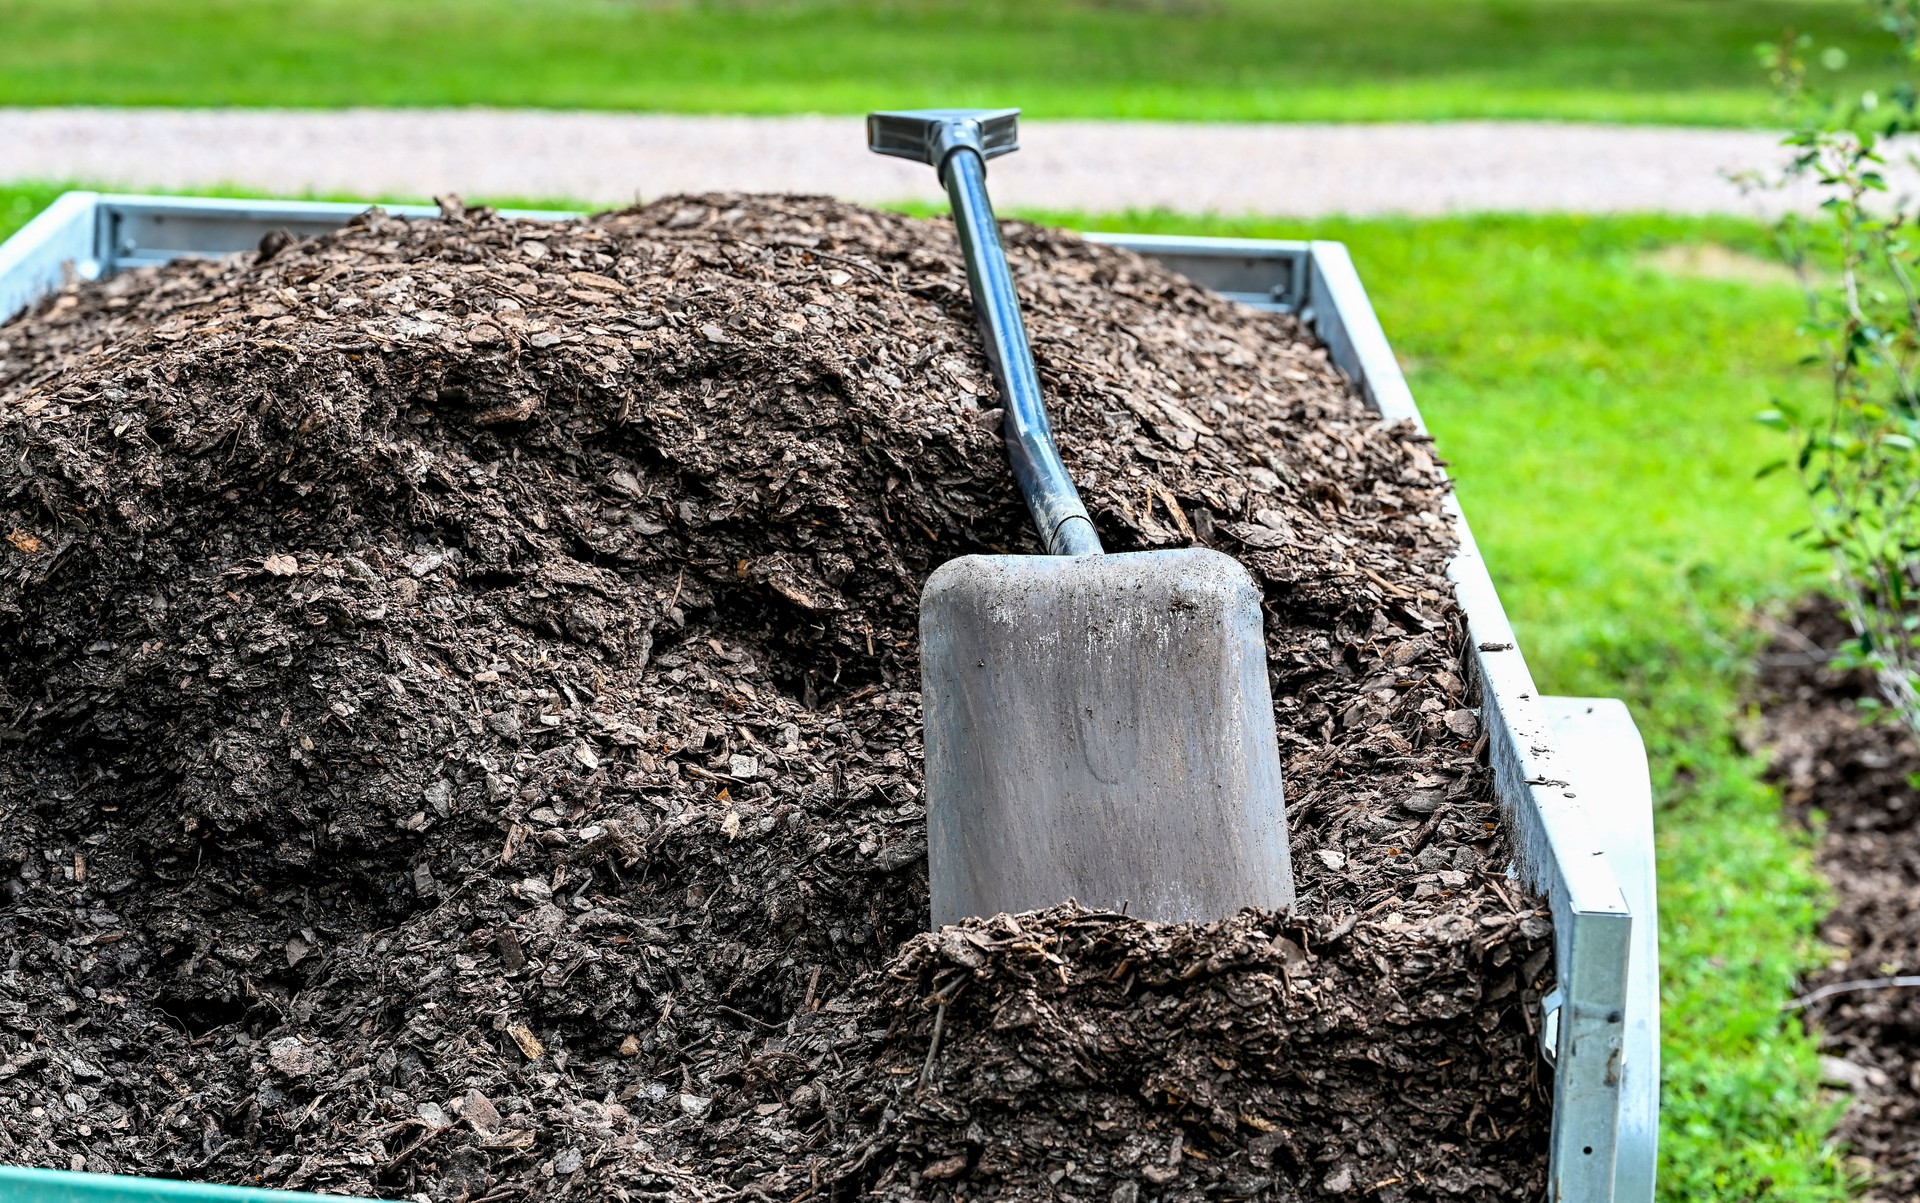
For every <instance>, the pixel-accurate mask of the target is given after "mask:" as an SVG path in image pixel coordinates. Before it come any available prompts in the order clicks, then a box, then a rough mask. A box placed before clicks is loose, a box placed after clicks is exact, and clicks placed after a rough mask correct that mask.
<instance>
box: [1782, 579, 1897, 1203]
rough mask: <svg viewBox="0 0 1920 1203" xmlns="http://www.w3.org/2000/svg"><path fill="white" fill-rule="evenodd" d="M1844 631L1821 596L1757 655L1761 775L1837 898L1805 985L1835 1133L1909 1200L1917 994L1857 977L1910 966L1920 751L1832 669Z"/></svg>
mask: <svg viewBox="0 0 1920 1203" xmlns="http://www.w3.org/2000/svg"><path fill="white" fill-rule="evenodd" d="M1851 635H1852V631H1851V630H1850V629H1849V628H1848V627H1847V625H1846V623H1845V621H1844V619H1843V618H1842V617H1841V616H1840V614H1839V612H1838V610H1837V608H1836V607H1835V606H1834V605H1833V604H1832V603H1831V602H1828V601H1826V600H1824V599H1822V600H1818V601H1813V602H1809V603H1807V604H1805V605H1804V606H1802V607H1801V608H1800V609H1799V610H1798V611H1796V612H1795V614H1794V615H1793V616H1792V618H1791V621H1790V622H1788V623H1786V624H1782V625H1781V627H1780V628H1779V630H1778V633H1777V636H1776V638H1775V639H1774V641H1773V643H1772V645H1771V646H1770V647H1769V648H1768V649H1767V652H1766V654H1765V656H1764V657H1763V659H1762V662H1761V663H1762V672H1761V678H1760V690H1761V692H1760V702H1761V712H1762V715H1763V720H1764V722H1763V737H1764V740H1765V744H1766V746H1767V747H1768V749H1769V752H1770V755H1771V769H1770V772H1771V775H1772V777H1773V778H1774V780H1775V781H1777V782H1778V783H1779V785H1780V788H1781V791H1782V792H1783V794H1784V795H1785V798H1786V802H1787V804H1788V806H1789V807H1791V808H1792V809H1793V810H1794V811H1795V812H1796V813H1798V814H1799V815H1800V816H1801V817H1802V818H1803V819H1806V820H1809V821H1811V820H1813V819H1814V817H1815V816H1816V814H1817V815H1818V816H1821V827H1820V844H1819V850H1818V854H1817V859H1818V863H1819V866H1820V870H1821V872H1822V873H1823V874H1824V875H1825V876H1826V878H1827V880H1828V881H1830V882H1831V883H1832V884H1833V891H1834V898H1835V906H1834V909H1833V911H1832V913H1830V914H1829V915H1827V917H1826V918H1825V919H1824V920H1823V921H1822V922H1821V925H1820V937H1821V939H1822V940H1824V941H1825V942H1827V943H1828V944H1830V945H1832V946H1833V947H1834V948H1835V949H1836V950H1837V955H1836V956H1835V958H1834V960H1833V961H1832V963H1830V964H1829V965H1827V966H1826V967H1825V968H1823V969H1821V970H1820V971H1819V972H1817V973H1815V974H1813V975H1811V976H1810V977H1809V978H1808V979H1807V980H1806V982H1805V983H1803V985H1802V990H1803V997H1805V998H1807V999H1809V1000H1810V1002H1809V1004H1808V1005H1807V1006H1806V1008H1805V1014H1806V1016H1807V1021H1808V1023H1809V1024H1810V1025H1811V1026H1812V1027H1813V1028H1814V1029H1815V1030H1816V1031H1817V1032H1818V1033H1819V1035H1820V1043H1821V1050H1822V1052H1823V1053H1824V1054H1826V1058H1825V1066H1824V1068H1825V1071H1826V1072H1825V1074H1824V1076H1825V1077H1826V1078H1827V1080H1828V1082H1829V1084H1830V1085H1832V1086H1834V1087H1836V1088H1838V1089H1843V1090H1848V1091H1851V1092H1852V1094H1853V1100H1852V1104H1851V1105H1850V1106H1849V1108H1848V1110H1847V1113H1846V1116H1845V1118H1844V1119H1842V1120H1841V1123H1840V1128H1839V1131H1838V1136H1839V1137H1840V1138H1841V1139H1842V1140H1845V1141H1846V1142H1847V1143H1848V1144H1850V1145H1851V1146H1853V1148H1854V1149H1855V1150H1856V1151H1857V1152H1858V1153H1860V1154H1861V1155H1862V1156H1864V1157H1865V1158H1866V1159H1867V1160H1868V1161H1869V1162H1871V1163H1872V1165H1873V1167H1874V1170H1875V1179H1876V1180H1875V1186H1874V1194H1875V1196H1876V1197H1880V1198H1887V1199H1911V1198H1914V1197H1916V1196H1920V990H1916V989H1912V988H1901V987H1888V986H1882V985H1873V986H1868V987H1867V988H1864V989H1862V988H1855V987H1856V986H1858V985H1859V984H1862V983H1877V982H1884V981H1886V979H1889V978H1897V977H1912V976H1915V975H1920V791H1916V789H1915V787H1914V783H1915V781H1917V780H1920V748H1917V747H1916V746H1915V745H1914V740H1913V736H1912V735H1911V734H1910V733H1909V732H1908V731H1907V729H1906V728H1905V727H1903V726H1902V725H1901V724H1900V722H1899V721H1898V720H1897V719H1896V718H1894V717H1893V715H1892V714H1891V712H1884V711H1883V712H1880V713H1878V714H1875V713H1872V712H1869V711H1868V710H1866V709H1863V707H1862V705H1861V703H1862V701H1863V700H1865V699H1877V698H1878V696H1879V695H1878V692H1877V690H1876V688H1875V686H1874V682H1873V680H1872V677H1871V676H1870V675H1869V674H1868V673H1867V672H1865V671H1864V670H1858V669H1853V670H1848V669H1841V668H1836V667H1834V666H1833V665H1832V664H1831V663H1830V661H1831V659H1832V657H1833V653H1834V650H1835V649H1837V648H1839V647H1840V646H1841V645H1842V644H1843V643H1845V642H1846V641H1847V640H1848V639H1849V637H1850V636H1851Z"/></svg>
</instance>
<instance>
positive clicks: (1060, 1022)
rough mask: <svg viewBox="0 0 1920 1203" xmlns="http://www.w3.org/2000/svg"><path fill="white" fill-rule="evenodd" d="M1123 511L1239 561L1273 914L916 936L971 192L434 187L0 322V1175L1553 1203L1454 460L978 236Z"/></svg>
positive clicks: (1141, 286)
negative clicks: (472, 201)
mask: <svg viewBox="0 0 1920 1203" xmlns="http://www.w3.org/2000/svg"><path fill="white" fill-rule="evenodd" d="M1007 237H1008V241H1009V251H1010V254H1011V257H1012V259H1013V263H1014V267H1015V271H1016V274H1017V276H1018V278H1019V281H1020V284H1021V288H1022V290H1023V302H1024V304H1025V306H1026V313H1027V319H1028V323H1029V325H1030V328H1031V330H1032V333H1033V337H1034V343H1035V354H1036V358H1037V360H1038V363H1039V367H1040V373H1041V377H1042V379H1043V382H1044V383H1045V385H1046V386H1047V388H1048V391H1049V396H1050V403H1051V406H1052V409H1053V417H1054V425H1055V429H1056V432H1057V434H1058V437H1059V441H1060V443H1061V445H1062V448H1063V452H1064V454H1065V457H1066V459H1067V461H1068V464H1069V466H1070V467H1071V468H1072V469H1073V470H1074V472H1075V473H1076V475H1077V478H1078V480H1079V482H1080V485H1081V488H1082V491H1083V493H1084V495H1085V497H1086V499H1087V502H1088V505H1089V508H1090V509H1091V511H1092V513H1093V515H1094V517H1095V521H1096V522H1097V524H1098V525H1099V528H1100V531H1101V534H1102V536H1103V538H1104V539H1105V540H1106V542H1107V545H1108V547H1109V548H1110V549H1113V550H1127V549H1135V548H1150V547H1170V546H1180V545H1187V544H1196V543H1197V544H1206V545H1211V546H1216V547H1219V548H1221V549H1223V550H1226V551H1228V552H1230V553H1231V554H1234V555H1236V556H1237V557H1239V558H1240V559H1241V560H1242V562H1243V563H1245V564H1247V565H1248V567H1249V568H1250V569H1251V570H1252V571H1253V572H1254V574H1255V576H1256V578H1257V579H1258V581H1259V582H1260V584H1261V586H1262V588H1263V590H1264V594H1265V600H1266V610H1267V615H1266V617H1267V631H1268V642H1269V654H1270V666H1271V669H1272V676H1273V683H1274V696H1275V704H1276V708H1277V717H1278V720H1279V726H1280V730H1281V738H1282V741H1283V748H1282V754H1283V763H1284V766H1285V771H1286V773H1287V788H1288V803H1289V812H1290V820H1291V825H1292V832H1293V839H1294V842H1295V846H1294V856H1295V863H1296V866H1297V868H1298V871H1299V876H1300V882H1299V887H1300V889H1299V894H1300V905H1299V907H1298V909H1297V911H1296V912H1295V913H1294V914H1293V915H1291V916H1281V915H1267V914H1260V913H1256V912H1247V913H1244V914H1242V915H1240V916H1238V917H1235V918H1232V919H1228V920H1225V921H1223V922H1221V923H1219V924H1215V925H1211V926H1202V927H1160V926H1155V925H1152V924H1148V923H1143V922H1140V921H1138V920H1133V919H1128V918H1126V917H1124V916H1115V915H1101V914H1091V913H1087V912H1083V911H1079V910H1076V909H1074V908H1072V907H1070V906H1066V907H1061V908H1057V909H1055V910H1052V911H1046V912H1041V913H1037V914H1033V915H1025V916H1017V917H1004V916H1003V917H998V918H994V919H990V920H982V921H978V922H974V923H970V924H967V925H963V926H961V927H958V928H952V929H947V930H945V931H942V932H939V933H934V934H921V933H922V932H923V929H924V927H925V925H926V916H927V895H926V873H925V854H926V838H925V813H924V809H923V808H922V806H921V801H920V777H919V772H920V759H921V749H920V732H919V728H918V722H919V680H918V667H917V654H916V645H917V640H916V624H917V598H918V589H919V585H920V583H921V582H922V581H924V580H925V579H926V577H927V575H928V573H929V572H931V571H932V569H933V568H934V567H936V566H938V564H940V563H941V562H943V561H945V560H946V559H948V558H951V557H952V556H955V555H960V554H964V553H967V552H974V551H988V550H992V551H1002V552H1008V551H1011V552H1034V551H1037V550H1038V549H1037V545H1036V541H1035V539H1034V537H1033V534H1032V532H1031V530H1030V528H1029V523H1028V519H1027V515H1026V513H1025V510H1024V507H1023V506H1022V505H1021V503H1020V501H1019V499H1018V497H1017V495H1016V494H1015V492H1014V490H1013V488H1012V485H1011V481H1010V479H1009V475H1008V471H1007V468H1006V462H1005V456H1004V453H1003V451H1002V449H1001V446H1000V443H999V438H998V433H997V428H998V417H999V415H998V413H997V411H996V410H995V408H994V406H995V401H994V398H993V395H992V394H993V389H992V383H991V377H990V376H989V375H988V372H987V368H986V364H985V362H984V359H983V357H982V355H981V353H980V351H979V349H978V346H977V342H976V339H975V336H974V333H973V330H972V315H971V311H970V309H969V306H968V299H967V293H966V282H965V275H964V272H963V270H962V266H961V261H960V257H959V253H958V248H957V245H956V243H955V240H954V237H953V235H952V233H951V229H950V227H949V225H948V224H947V223H945V222H926V221H918V220H913V219H909V218H905V217H899V216H894V215H889V214H882V213H875V212H871V211H867V210H863V209H858V208H854V207H850V206H845V205H841V204H837V203H834V202H830V201H825V200H821V199H818V198H806V197H743V196H720V195H716V196H697V197H681V198H674V199H670V200H666V201H662V202H659V203H656V204H653V205H650V206H647V207H644V208H640V209H636V210H632V211H629V212H623V213H615V214H607V215H602V216H598V217H594V218H591V219H586V220H579V221H567V222H554V223H543V222H532V221H524V222H521V221H510V220H505V219H502V218H499V217H497V216H495V215H493V214H491V213H488V212H486V211H474V212H466V211H463V210H461V209H460V208H459V207H458V206H457V205H449V206H447V210H446V215H445V216H444V217H443V218H442V219H439V220H427V221H400V220H397V219H394V218H391V217H388V216H385V215H383V214H381V213H379V212H378V211H374V212H370V213H368V214H366V215H365V216H363V217H362V218H360V219H358V220H356V221H355V222H354V223H353V224H352V225H351V226H349V227H348V228H346V229H344V230H342V231H340V232H339V233H337V234H333V235H329V236H326V237H322V238H317V239H312V240H304V241H294V240H288V239H284V238H282V239H275V240H272V241H271V242H270V243H267V244H263V246H262V249H261V250H260V252H258V253H257V254H250V255H245V256H238V257H231V258H227V259H223V260H217V261H202V262H179V263H175V264H171V265H168V266H165V267H162V268H157V269H147V270H141V271H136V272H131V273H128V274H125V275H122V276H119V277H116V278H113V279H110V280H107V281H104V282H101V283H97V284H79V285H75V286H73V287H70V288H67V289H65V290H63V291H61V292H60V293H58V294H57V295H56V296H54V297H52V298H50V299H49V300H48V301H46V302H44V303H42V304H41V305H39V306H38V307H36V308H35V310H34V311H32V312H31V313H29V314H27V315H25V316H23V317H22V318H20V319H18V320H16V321H14V322H13V323H12V324H10V325H8V326H5V327H0V445H4V446H5V447H6V448H7V449H8V450H7V454H6V455H5V457H4V458H0V534H4V536H5V539H6V543H5V544H4V545H0V881H3V882H4V884H5V888H6V891H7V892H6V894H5V896H4V899H0V943H3V944H4V947H5V948H6V949H7V950H8V958H9V959H8V963H7V965H6V968H5V970H4V972H0V1161H6V1162H16V1163H28V1164H40V1165H53V1166H59V1167H62V1168H65V1167H67V1166H69V1165H72V1166H76V1167H78V1166H84V1167H85V1168H89V1169H96V1170H105V1171H113V1172H121V1173H138V1174H152V1175H167V1176H181V1177H189V1178H197V1179H207V1180H216V1181H228V1182H258V1183H261V1184H264V1185H270V1186H282V1187H299V1188H305V1189H319V1190H329V1191H341V1192H348V1193H357V1194H364V1195H372V1196H380V1197H388V1198H399V1197H403V1196H415V1195H420V1196H423V1197H425V1198H428V1199H431V1200H468V1201H477V1200H483V1199H484V1200H489V1201H499V1200H507V1199H531V1198H579V1199H595V1200H599V1199H609V1198H610V1199H641V1198H676V1199H731V1198H738V1197H743V1196H751V1197H754V1198H763V1199H782V1200H797V1199H800V1198H852V1197H858V1196H862V1195H873V1196H884V1197H902V1198H906V1197H912V1198H946V1197H958V1196H959V1195H961V1194H965V1195H967V1196H998V1197H1007V1198H1015V1197H1058V1198H1082V1199H1089V1200H1093V1199H1097V1200H1103V1201H1104V1200H1116V1201H1118V1200H1123V1199H1127V1200H1144V1199H1159V1198H1167V1199H1172V1198H1188V1197H1196V1198H1197V1197H1199V1195H1200V1194H1202V1193H1206V1194H1215V1193H1221V1194H1227V1195H1234V1196H1242V1197H1261V1198H1271V1199H1294V1198H1313V1197H1323V1196H1326V1197H1337V1196H1343V1195H1347V1194H1355V1193H1360V1192H1372V1195H1373V1196H1374V1197H1378V1198H1382V1199H1388V1200H1395V1199H1419V1198H1440V1197H1447V1198H1452V1197H1460V1198H1487V1199H1495V1198H1498V1199H1509V1198H1510V1199H1532V1198H1535V1197H1537V1196H1538V1195H1539V1194H1540V1192H1541V1191H1542V1190H1543V1189H1544V1180H1545V1133H1546V1129H1547V1115H1548V1109H1547V1101H1546V1097H1545V1093H1544V1088H1543V1086H1542V1084H1541V1082H1540V1081H1539V1077H1538V1068H1537V1067H1538V1056H1537V1053H1536V1051H1535V1050H1536V1037H1535V1034H1534V1032H1533V1030H1532V1019H1531V1013H1532V1011H1533V1009H1534V1008H1535V1007H1536V1005H1537V1002H1538V998H1539V991H1540V989H1541V988H1542V987H1543V986H1544V985H1546V984H1547V977H1548V975H1549V974H1550V972H1551V970H1550V966H1549V961H1550V957H1549V955H1548V950H1549V948H1550V942H1551V933H1550V931H1549V929H1548V925H1547V923H1546V920H1545V919H1544V918H1543V914H1542V912H1541V911H1540V910H1539V909H1538V905H1537V903H1536V901H1535V900H1532V899H1529V898H1526V897H1524V896H1521V895H1517V894H1516V893H1515V891H1514V889H1513V888H1512V886H1511V885H1510V884H1508V883H1506V882H1505V881H1504V880H1503V877H1502V874H1503V871H1504V869H1505V866H1506V863H1507V848H1506V844H1505V842H1504V838H1503V835H1502V832H1501V830H1500V826H1499V817H1498V813H1497V811H1496V808H1495V806H1494V805H1493V803H1492V801H1491V795H1490V793H1489V782H1488V774H1487V770H1486V768H1485V766H1484V763H1483V761H1484V756H1483V750H1484V739H1483V736H1482V733H1481V732H1480V730H1479V728H1478V719H1477V716H1476V711H1475V710H1474V709H1473V706H1474V700H1473V697H1472V695H1471V692H1470V691H1469V689H1468V686H1467V684H1466V683H1465V681H1463V679H1462V673H1463V669H1462V667H1461V665H1462V664H1463V662H1464V657H1463V651H1464V638H1465V636H1464V627H1463V624H1462V621H1461V618H1460V616H1459V614H1458V613H1457V612H1456V610H1455V608H1454V605H1453V602H1452V600H1451V591H1450V589H1449V586H1448V584H1447V581H1446V579H1445V576H1444V567H1445V562H1446V559H1447V557H1448V555H1449V553H1450V551H1451V549H1452V543H1451V537H1450V534H1449V530H1448V527H1447V524H1446V523H1445V521H1444V519H1443V518H1442V516H1441V503H1442V501H1443V499H1444V496H1445V493H1446V489H1447V485H1446V482H1445V479H1444V477H1443V475H1442V473H1441V472H1440V470H1439V467H1438V466H1437V465H1436V463H1435V461H1434V459H1433V456H1432V454H1431V450H1430V446H1429V444H1428V442H1427V440H1426V439H1425V437H1424V436H1422V435H1420V434H1419V433H1417V432H1415V431H1413V430H1411V429H1410V428H1408V427H1406V426H1404V425H1391V424H1384V423H1381V422H1379V421H1377V420H1376V419H1375V417H1374V416H1373V415H1372V414H1371V413H1370V412H1369V411H1368V410H1367V408H1366V406H1365V405H1364V403H1363V402H1362V400H1361V399H1360V397H1359V396H1358V395H1357V393H1356V391H1355V389H1354V388H1353V386H1352V385H1351V383H1350V382H1348V381H1347V380H1346V379H1344V378H1343V377H1342V376H1341V374H1340V373H1339V372H1338V371H1337V370H1336V369H1335V368H1334V367H1333V366H1332V365H1331V363H1330V362H1329V360H1328V358H1327V355H1326V353H1325V351H1324V349H1322V348H1320V347H1319V346H1317V345H1315V344H1314V342H1313V341H1312V340H1311V339H1310V338H1309V337H1308V336H1307V335H1306V334H1305V333H1304V332H1303V331H1302V329H1301V328H1300V326H1299V325H1298V324H1297V323H1296V322H1294V321H1293V320H1292V319H1290V318H1287V317H1280V316H1274V315H1262V314H1257V313H1254V312H1251V311H1248V310H1245V309H1241V308H1237V307H1235V306H1233V305H1231V304H1229V303H1227V302H1225V301H1223V300H1221V299H1219V298H1217V297H1214V296H1212V295H1209V294H1207V293H1205V292H1203V291H1201V290H1199V289H1196V288H1194V287H1192V286H1191V285H1189V284H1187V283H1185V282H1184V281H1182V280H1180V279H1179V278H1178V277H1175V276H1173V275H1172V274H1170V273H1168V272H1166V271H1165V270H1163V269H1161V268H1159V267H1157V266H1156V265H1154V264H1152V263H1150V262H1148V261H1146V260H1143V259H1141V258H1139V257H1136V256H1134V255H1132V254H1129V253H1126V252H1122V251H1118V250H1114V249H1111V248H1104V247H1100V246H1096V245H1091V244H1088V243H1085V242H1083V241H1081V240H1079V239H1077V238H1074V237H1072V236H1070V235H1067V234H1063V233H1060V232H1057V231H1051V230H1045V229H1040V228H1034V227H1028V226H1020V225H1010V226H1009V227H1008V229H1007Z"/></svg>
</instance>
